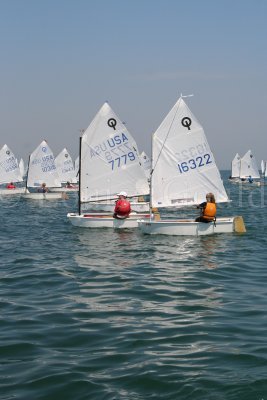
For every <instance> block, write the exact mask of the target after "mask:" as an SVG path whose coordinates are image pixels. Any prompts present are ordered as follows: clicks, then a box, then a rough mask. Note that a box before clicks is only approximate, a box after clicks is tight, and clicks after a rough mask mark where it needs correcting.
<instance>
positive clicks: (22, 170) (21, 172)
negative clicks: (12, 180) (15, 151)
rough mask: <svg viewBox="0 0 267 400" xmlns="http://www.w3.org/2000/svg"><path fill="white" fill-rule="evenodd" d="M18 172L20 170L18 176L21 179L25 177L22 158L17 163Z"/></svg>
mask: <svg viewBox="0 0 267 400" xmlns="http://www.w3.org/2000/svg"><path fill="white" fill-rule="evenodd" d="M19 170H20V174H21V176H22V178H24V177H25V175H26V171H25V164H24V160H23V158H21V159H20V161H19Z"/></svg>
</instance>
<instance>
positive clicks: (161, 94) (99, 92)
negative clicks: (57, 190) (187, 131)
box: [0, 0, 267, 169]
mask: <svg viewBox="0 0 267 400" xmlns="http://www.w3.org/2000/svg"><path fill="white" fill-rule="evenodd" d="M266 43H267V0H186V1H185V0H101V1H100V0H0V57H1V58H0V60H1V62H0V80H1V89H0V146H1V147H2V146H3V145H4V144H5V143H6V144H7V145H8V146H9V147H10V148H11V149H12V150H13V152H14V153H15V155H16V157H18V158H20V157H23V158H24V159H25V161H27V158H28V155H29V153H30V152H31V151H33V150H34V149H35V147H36V146H37V145H38V144H39V143H40V142H41V141H42V140H43V139H46V140H47V141H48V144H49V146H50V147H51V148H52V150H53V151H54V154H55V156H56V155H57V154H58V153H59V152H60V151H61V150H62V149H63V147H67V149H68V150H69V152H70V154H71V156H72V157H73V158H75V157H76V156H77V155H78V141H79V139H78V138H79V129H81V128H87V126H88V125H89V123H90V122H91V120H92V118H93V117H94V116H95V114H96V113H97V112H98V110H99V108H100V107H101V106H102V105H103V103H104V102H105V101H109V104H110V106H111V107H112V108H113V110H114V111H115V113H116V114H117V115H118V116H119V117H120V119H121V120H122V121H125V123H126V125H127V128H128V130H129V131H130V132H131V134H132V135H133V136H134V138H135V140H136V142H137V144H138V147H139V150H140V152H141V151H142V150H145V151H146V152H147V153H148V154H149V155H150V147H151V134H152V133H153V131H155V130H156V129H157V127H158V126H159V124H160V123H161V121H162V119H163V118H164V117H165V116H166V114H167V113H168V112H169V110H170V108H171V107H172V106H173V105H174V103H175V102H176V101H177V99H178V97H179V96H180V94H181V93H183V94H192V93H193V94H194V97H190V98H188V99H187V100H186V99H185V100H186V102H187V104H188V106H189V107H190V109H191V110H192V112H193V113H194V114H195V116H196V118H197V119H198V120H199V122H200V123H201V124H202V126H203V127H204V130H205V133H206V135H207V138H208V142H209V144H210V146H211V149H212V151H213V153H214V156H215V159H216V161H217V164H218V166H219V168H221V169H229V168H230V163H231V160H232V158H233V157H234V155H235V153H236V152H238V153H239V154H240V155H241V156H242V155H243V154H244V153H245V152H246V151H247V150H248V149H251V150H252V152H253V154H254V155H255V157H256V159H257V161H258V164H259V166H260V161H261V159H267V46H266Z"/></svg>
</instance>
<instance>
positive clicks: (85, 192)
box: [68, 103, 149, 228]
mask: <svg viewBox="0 0 267 400" xmlns="http://www.w3.org/2000/svg"><path fill="white" fill-rule="evenodd" d="M79 159H80V190H79V213H69V214H68V218H69V219H70V222H71V223H72V224H73V225H76V226H83V227H90V228H92V227H94V228H98V227H110V228H133V227H136V228H137V219H138V218H140V214H136V213H131V214H130V216H129V218H126V219H116V218H113V210H114V206H115V200H117V199H118V193H119V192H122V191H124V192H126V193H127V194H128V197H129V198H131V197H136V196H142V195H146V194H148V193H149V187H148V182H147V179H146V176H145V173H144V170H143V168H142V165H141V162H140V159H139V153H138V149H137V145H136V143H135V141H134V139H133V137H132V136H131V134H130V133H129V132H128V130H127V129H126V127H125V125H124V124H123V123H122V121H121V120H120V119H119V118H118V116H117V115H116V114H115V113H114V111H113V110H112V109H111V107H110V106H109V104H108V103H105V104H104V105H103V106H102V107H101V109H100V110H99V112H98V113H97V114H96V116H95V118H94V119H93V121H92V122H91V124H90V125H89V127H88V128H87V130H86V131H85V132H84V133H83V135H82V137H81V139H80V157H79ZM102 202H103V205H104V206H106V205H108V206H109V207H110V208H111V213H110V214H107V213H106V214H105V213H98V214H96V213H92V212H91V213H90V212H86V213H82V212H81V207H82V205H85V204H86V206H87V205H89V207H90V209H92V208H93V207H96V206H100V207H103V206H102ZM145 204H146V206H149V205H148V203H145ZM131 207H132V209H134V206H133V203H131ZM142 216H143V217H148V216H149V214H143V215H141V217H142Z"/></svg>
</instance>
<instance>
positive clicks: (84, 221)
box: [67, 213, 150, 229]
mask: <svg viewBox="0 0 267 400" xmlns="http://www.w3.org/2000/svg"><path fill="white" fill-rule="evenodd" d="M67 217H68V219H69V220H70V222H71V223H72V225H74V226H79V227H81V228H113V229H125V228H137V227H138V222H137V221H138V220H140V218H142V219H144V220H146V219H147V220H149V218H150V215H149V214H130V216H129V218H125V219H116V218H113V215H112V214H105V213H102V214H101V213H98V214H96V213H84V214H81V215H79V214H77V213H68V214H67Z"/></svg>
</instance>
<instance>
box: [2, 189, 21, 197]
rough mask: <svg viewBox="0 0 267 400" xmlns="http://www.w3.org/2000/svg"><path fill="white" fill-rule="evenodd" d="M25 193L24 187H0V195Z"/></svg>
mask: <svg viewBox="0 0 267 400" xmlns="http://www.w3.org/2000/svg"><path fill="white" fill-rule="evenodd" d="M22 193H25V188H15V189H0V196H2V195H3V196H12V195H15V194H22Z"/></svg>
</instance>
